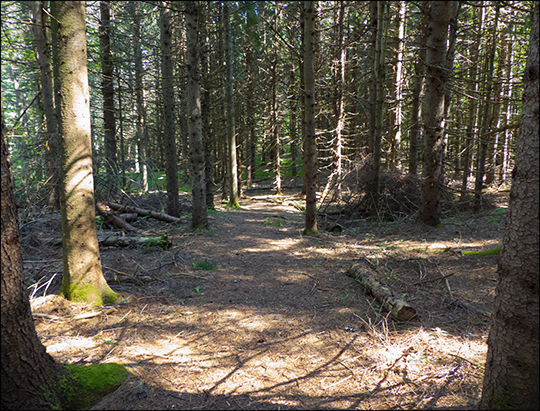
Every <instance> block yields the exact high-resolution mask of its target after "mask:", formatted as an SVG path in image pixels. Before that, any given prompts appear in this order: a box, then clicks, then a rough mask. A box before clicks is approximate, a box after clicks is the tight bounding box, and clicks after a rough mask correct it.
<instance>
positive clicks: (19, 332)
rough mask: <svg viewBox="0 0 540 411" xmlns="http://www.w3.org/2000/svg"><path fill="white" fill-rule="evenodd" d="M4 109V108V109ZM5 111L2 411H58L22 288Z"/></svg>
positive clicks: (49, 361) (55, 375)
mask: <svg viewBox="0 0 540 411" xmlns="http://www.w3.org/2000/svg"><path fill="white" fill-rule="evenodd" d="M0 104H2V107H3V102H2V103H0ZM5 139H6V130H5V123H4V110H3V108H2V152H1V161H2V165H1V172H2V184H1V186H2V196H1V203H2V205H1V207H2V231H1V232H2V240H1V254H2V270H1V275H2V296H1V300H2V301H1V307H2V316H1V319H2V350H1V358H2V361H1V379H0V380H1V383H2V388H1V391H2V396H1V398H2V399H1V408H2V409H11V410H49V409H60V408H62V405H63V404H61V399H60V398H61V393H60V379H59V377H60V372H61V369H60V367H59V366H58V365H57V364H56V363H55V362H54V360H53V358H52V357H51V356H50V355H49V354H47V352H46V351H45V347H44V346H43V345H42V344H41V342H40V341H39V338H38V336H37V333H36V330H35V327H34V321H33V319H32V313H31V311H30V304H29V302H28V293H27V291H26V287H25V285H24V276H23V264H22V257H21V248H20V238H19V220H18V218H17V208H16V206H15V198H14V196H13V183H12V180H11V170H10V166H9V163H8V151H7V142H6V140H5Z"/></svg>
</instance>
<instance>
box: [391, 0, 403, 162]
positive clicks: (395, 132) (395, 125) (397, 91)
mask: <svg viewBox="0 0 540 411" xmlns="http://www.w3.org/2000/svg"><path fill="white" fill-rule="evenodd" d="M406 13H407V3H406V2H405V1H400V2H399V10H398V14H397V18H396V38H395V49H396V53H395V56H396V64H395V68H394V73H393V78H392V88H393V97H394V107H393V108H392V110H390V159H389V161H388V169H396V168H397V169H399V168H400V166H401V158H400V156H401V153H400V151H401V123H402V110H401V106H402V99H403V50H404V47H405V42H404V39H405V16H406Z"/></svg>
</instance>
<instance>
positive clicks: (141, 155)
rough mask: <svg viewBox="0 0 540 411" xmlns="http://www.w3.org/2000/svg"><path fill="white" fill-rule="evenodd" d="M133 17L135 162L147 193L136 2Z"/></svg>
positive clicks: (131, 3) (144, 130)
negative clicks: (135, 108)
mask: <svg viewBox="0 0 540 411" xmlns="http://www.w3.org/2000/svg"><path fill="white" fill-rule="evenodd" d="M130 5H131V8H132V13H133V14H132V17H133V47H134V55H135V98H136V104H137V114H136V120H135V121H136V129H137V130H136V139H137V160H136V161H137V162H138V164H139V167H140V168H139V170H140V173H141V180H142V185H143V190H144V191H145V192H147V191H148V165H147V157H146V156H147V147H146V145H147V140H146V137H147V133H146V107H145V104H144V97H143V87H144V85H143V75H144V73H143V61H142V49H141V23H140V16H139V10H138V7H139V6H138V5H137V2H130Z"/></svg>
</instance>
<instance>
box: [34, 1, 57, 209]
mask: <svg viewBox="0 0 540 411" xmlns="http://www.w3.org/2000/svg"><path fill="white" fill-rule="evenodd" d="M31 6H32V16H33V20H34V24H33V25H32V30H33V32H34V38H35V39H36V49H37V56H38V63H39V70H40V76H41V77H40V78H41V92H42V94H43V108H44V111H45V118H46V120H47V137H46V139H45V170H46V173H47V181H49V183H48V185H49V187H50V194H49V200H48V205H49V207H51V208H52V209H53V210H58V209H59V207H60V200H59V199H60V193H59V191H58V117H57V111H56V108H55V104H54V94H53V93H54V90H53V73H52V68H51V59H50V57H49V51H48V47H47V30H46V18H45V16H46V14H45V13H43V9H42V6H41V1H32V2H31Z"/></svg>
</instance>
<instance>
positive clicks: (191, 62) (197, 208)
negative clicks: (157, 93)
mask: <svg viewBox="0 0 540 411" xmlns="http://www.w3.org/2000/svg"><path fill="white" fill-rule="evenodd" d="M186 34H187V70H188V89H187V92H188V133H189V151H190V160H191V177H192V182H191V192H192V197H193V200H192V203H193V214H192V219H191V227H192V228H198V227H206V226H207V225H208V217H207V214H206V192H205V190H206V184H205V179H204V146H203V138H202V120H201V84H200V69H199V55H200V48H199V45H200V42H199V2H198V1H188V2H186Z"/></svg>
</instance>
